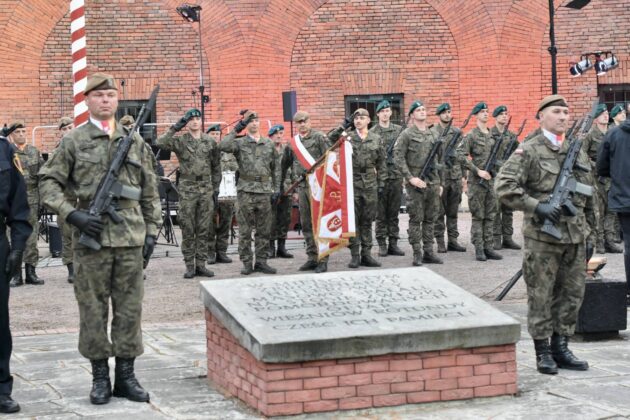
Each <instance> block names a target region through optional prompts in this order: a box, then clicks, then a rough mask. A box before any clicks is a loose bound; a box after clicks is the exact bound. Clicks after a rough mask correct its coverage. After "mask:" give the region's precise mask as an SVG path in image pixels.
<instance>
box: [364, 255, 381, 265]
mask: <svg viewBox="0 0 630 420" xmlns="http://www.w3.org/2000/svg"><path fill="white" fill-rule="evenodd" d="M360 264H361V265H362V266H364V267H380V266H381V263H380V262H378V261H376V260H375V259H374V258H372V256H371V255H363V256H362V257H361V263H360Z"/></svg>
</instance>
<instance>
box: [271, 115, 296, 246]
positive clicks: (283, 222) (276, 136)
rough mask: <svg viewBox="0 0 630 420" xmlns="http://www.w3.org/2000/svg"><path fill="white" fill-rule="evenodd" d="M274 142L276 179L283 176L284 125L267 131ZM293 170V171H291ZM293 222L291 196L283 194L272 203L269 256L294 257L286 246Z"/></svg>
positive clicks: (285, 180) (289, 182) (289, 181)
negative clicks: (276, 159)
mask: <svg viewBox="0 0 630 420" xmlns="http://www.w3.org/2000/svg"><path fill="white" fill-rule="evenodd" d="M267 135H268V136H269V138H270V139H271V141H272V142H273V144H274V145H275V146H276V152H277V153H278V161H277V162H276V179H281V177H282V157H283V156H284V149H286V148H287V145H286V143H285V142H284V126H283V125H280V124H276V125H274V126H273V127H271V128H270V129H269V132H268V133H267ZM291 172H293V171H291ZM292 178H293V177H292V176H289V177H287V178H286V179H284V184H283V185H282V186H281V187H280V191H284V190H285V189H287V188H289V186H291V182H292V180H293V179H292ZM290 223H291V197H290V196H288V197H285V196H283V195H282V194H281V195H280V197H279V198H278V199H277V200H276V201H275V202H273V203H271V240H270V241H269V254H270V255H269V258H275V257H276V256H278V258H293V254H289V252H288V251H287V248H286V243H287V233H288V231H289V224H290ZM276 240H277V241H278V251H277V253H276Z"/></svg>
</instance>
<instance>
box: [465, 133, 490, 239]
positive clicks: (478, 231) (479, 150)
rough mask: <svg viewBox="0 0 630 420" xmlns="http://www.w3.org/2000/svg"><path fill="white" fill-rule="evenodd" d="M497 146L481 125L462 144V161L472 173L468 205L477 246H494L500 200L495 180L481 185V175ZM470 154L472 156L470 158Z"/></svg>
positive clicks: (472, 235)
mask: <svg viewBox="0 0 630 420" xmlns="http://www.w3.org/2000/svg"><path fill="white" fill-rule="evenodd" d="M493 145H494V138H493V137H492V135H491V134H490V132H488V133H483V132H482V131H481V130H480V129H479V127H475V128H474V129H472V130H471V131H470V132H469V133H468V134H467V135H466V137H464V140H463V141H462V142H461V144H460V145H459V147H458V150H457V152H458V154H459V157H460V162H463V163H464V165H466V168H468V170H469V171H470V173H469V175H468V192H467V194H468V207H469V208H470V213H471V215H472V226H471V229H470V233H471V239H472V243H473V245H475V248H483V249H485V250H491V249H493V228H494V218H495V217H496V213H497V201H496V197H495V195H494V188H493V187H494V179H491V180H490V181H486V182H485V183H484V184H485V185H480V184H479V181H481V178H480V177H479V176H478V175H477V171H478V170H479V169H483V167H484V165H485V164H486V161H487V160H488V156H490V151H491V150H492V146H493ZM468 156H471V157H472V159H471V160H469V159H468Z"/></svg>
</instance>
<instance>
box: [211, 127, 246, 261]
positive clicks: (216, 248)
mask: <svg viewBox="0 0 630 420" xmlns="http://www.w3.org/2000/svg"><path fill="white" fill-rule="evenodd" d="M207 133H208V135H209V136H210V137H212V139H213V140H214V142H215V143H216V144H217V149H218V144H219V142H220V141H221V124H214V125H211V126H210V127H209V128H208V131H207ZM220 155H221V173H222V174H223V173H225V172H228V171H229V172H233V173H236V171H237V170H238V163H237V162H236V158H235V157H234V155H233V154H231V153H220ZM221 179H223V177H222V178H221ZM218 201H219V203H218V205H217V206H215V208H214V216H213V217H212V223H214V229H210V241H209V242H208V264H215V263H225V264H229V263H231V262H232V258H230V257H228V256H227V248H228V239H229V238H230V229H231V227H232V216H233V215H234V201H232V200H218Z"/></svg>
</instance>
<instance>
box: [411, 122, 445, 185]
mask: <svg viewBox="0 0 630 420" xmlns="http://www.w3.org/2000/svg"><path fill="white" fill-rule="evenodd" d="M452 124H453V120H451V121H449V122H448V125H447V126H446V127H445V128H444V131H442V134H440V137H438V139H437V140H436V141H435V143H433V147H431V151H429V155H428V156H427V159H426V160H425V161H424V166H422V170H421V171H420V175H418V178H420V179H421V180H423V181H424V180H426V179H427V178H428V177H429V174H430V173H431V171H432V170H433V169H435V158H436V156H437V152H438V149H439V148H440V146H441V145H442V143H443V142H444V139H445V138H446V136H447V135H448V132H449V131H450V129H451V125H452ZM416 189H417V190H418V188H417V187H416Z"/></svg>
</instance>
